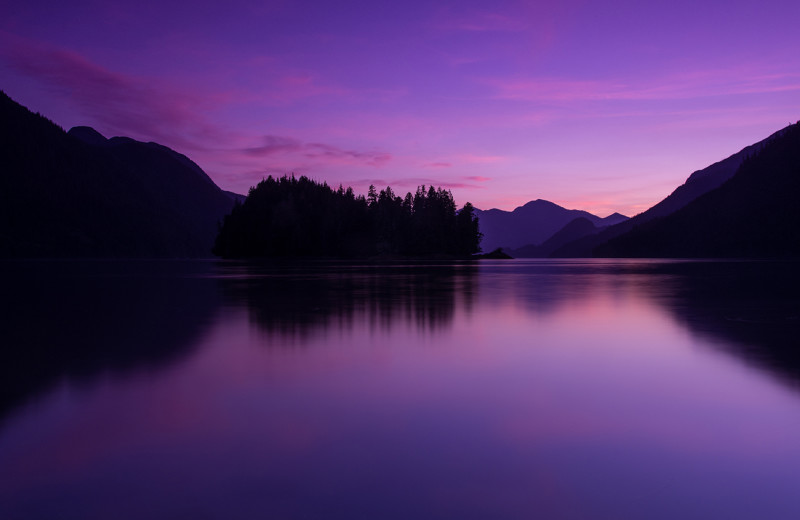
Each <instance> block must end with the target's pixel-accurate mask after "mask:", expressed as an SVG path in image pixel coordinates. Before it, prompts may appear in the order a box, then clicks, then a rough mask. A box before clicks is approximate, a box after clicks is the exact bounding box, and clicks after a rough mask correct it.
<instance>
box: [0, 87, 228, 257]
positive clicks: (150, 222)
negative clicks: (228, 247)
mask: <svg viewBox="0 0 800 520" xmlns="http://www.w3.org/2000/svg"><path fill="white" fill-rule="evenodd" d="M0 143H2V146H0V257H197V256H210V250H211V247H212V245H213V243H214V238H215V236H216V232H217V225H218V223H219V222H220V221H221V220H222V218H223V216H224V215H226V214H227V213H229V212H230V211H231V208H232V207H233V205H234V200H236V197H237V196H236V195H235V194H230V193H227V192H224V191H223V190H221V189H220V188H219V187H218V186H216V185H215V184H214V182H213V181H212V180H211V179H210V178H209V177H208V176H207V175H206V174H205V172H203V170H202V169H201V168H200V167H199V166H197V165H196V164H195V163H193V162H192V161H191V160H189V159H188V158H187V157H185V156H183V155H181V154H179V153H177V152H175V151H174V150H171V149H169V148H167V147H165V146H161V145H159V144H156V143H142V142H139V141H135V140H133V139H129V138H124V137H115V138H112V139H106V138H105V137H103V136H102V135H101V134H100V133H99V132H97V131H95V130H94V129H92V128H89V127H76V128H73V129H72V130H70V132H69V133H67V132H64V130H63V129H61V128H60V127H59V126H57V125H55V124H54V123H52V122H51V121H49V120H47V119H46V118H44V117H43V116H41V115H39V114H33V113H31V112H30V111H29V110H28V109H26V108H25V107H23V106H22V105H19V104H18V103H16V102H15V101H13V100H12V99H11V98H9V97H8V96H7V95H5V94H4V93H2V92H0Z"/></svg>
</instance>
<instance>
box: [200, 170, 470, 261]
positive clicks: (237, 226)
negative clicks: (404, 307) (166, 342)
mask: <svg viewBox="0 0 800 520" xmlns="http://www.w3.org/2000/svg"><path fill="white" fill-rule="evenodd" d="M480 239H481V234H480V232H479V230H478V219H477V217H476V216H475V214H474V210H473V207H472V205H471V204H470V203H469V202H467V203H466V204H465V205H464V207H463V208H462V209H461V210H460V211H457V209H456V203H455V201H454V200H453V195H452V194H451V193H450V191H448V190H444V189H442V188H438V189H437V188H434V187H433V186H431V187H429V188H427V189H426V187H425V186H420V187H419V188H417V191H416V193H414V194H412V193H410V192H409V193H407V194H406V196H405V197H402V198H401V197H400V196H398V195H396V194H395V193H394V192H393V191H392V189H391V188H390V187H387V188H386V189H384V190H381V191H380V192H378V191H377V190H376V189H375V187H374V186H370V189H369V193H368V194H367V196H366V197H365V196H363V195H356V194H355V193H354V192H353V189H352V188H347V189H344V188H343V187H342V186H339V188H338V189H336V190H334V189H332V188H330V187H329V186H328V185H327V184H326V183H318V182H315V181H313V180H310V179H308V178H307V177H304V176H303V177H300V178H295V177H294V176H284V177H280V178H278V179H275V178H273V177H272V176H270V177H268V178H267V179H265V180H262V181H261V182H260V183H258V185H257V186H255V187H253V188H250V192H249V193H248V195H247V199H246V200H245V201H244V203H242V204H236V206H235V207H234V208H233V211H232V212H231V214H230V215H228V216H226V217H225V219H224V221H223V223H222V225H221V226H220V229H219V234H218V235H217V240H216V243H215V245H214V249H213V253H214V254H215V255H218V256H221V257H224V258H245V257H251V258H252V257H335V258H353V257H369V256H375V255H401V256H431V255H449V256H469V255H471V254H473V253H477V252H479V251H480V246H479V245H480Z"/></svg>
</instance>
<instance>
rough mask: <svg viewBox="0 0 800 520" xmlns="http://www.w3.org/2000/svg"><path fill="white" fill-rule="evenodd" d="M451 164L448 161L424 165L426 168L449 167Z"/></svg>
mask: <svg viewBox="0 0 800 520" xmlns="http://www.w3.org/2000/svg"><path fill="white" fill-rule="evenodd" d="M451 166H453V165H452V164H450V163H449V162H434V163H428V164H426V165H425V167H426V168H450V167H451Z"/></svg>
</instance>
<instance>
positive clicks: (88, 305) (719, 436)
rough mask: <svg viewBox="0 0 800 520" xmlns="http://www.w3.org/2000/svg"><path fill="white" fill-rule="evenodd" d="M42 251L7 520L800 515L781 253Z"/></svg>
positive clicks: (15, 310)
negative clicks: (197, 256) (631, 256)
mask: <svg viewBox="0 0 800 520" xmlns="http://www.w3.org/2000/svg"><path fill="white" fill-rule="evenodd" d="M42 265H45V267H41V266H35V265H34V266H27V267H25V266H22V267H19V269H16V268H15V269H11V268H7V269H6V273H12V272H13V273H14V274H15V276H11V275H10V274H7V276H6V278H5V281H4V282H3V283H4V289H8V293H7V294H10V295H11V297H10V298H9V299H8V300H7V301H6V302H5V303H4V305H5V306H4V308H3V316H4V321H3V330H2V333H3V334H4V335H5V336H4V337H5V338H8V339H9V341H10V343H9V344H11V345H13V346H14V348H13V349H6V350H5V351H4V353H3V354H2V355H3V356H5V357H4V358H3V361H5V362H4V363H3V364H2V366H3V368H2V370H3V373H2V375H3V376H4V378H3V379H4V382H3V384H4V385H6V386H5V387H4V390H5V389H6V388H9V389H11V390H12V392H11V394H9V395H11V397H12V398H11V399H10V400H9V401H8V402H14V403H19V402H22V401H23V400H27V401H28V402H30V400H31V399H30V396H31V395H33V394H37V395H38V396H39V398H38V399H37V406H28V407H24V408H22V409H20V408H17V409H15V410H14V413H13V414H9V416H8V418H7V420H6V421H5V423H4V424H3V425H2V427H0V511H3V514H4V515H5V516H4V518H6V517H7V518H14V519H16V518H19V519H27V518H52V517H59V518H109V517H113V518H120V519H125V518H176V517H186V518H195V517H209V518H254V517H256V518H348V519H349V518H398V519H400V518H403V519H405V518H509V519H522V518H582V519H585V518H656V519H660V518H663V519H672V518H760V517H763V518H771V519H772V518H787V519H788V518H797V513H798V511H797V501H796V496H795V495H796V489H795V487H796V486H795V483H796V482H798V481H800V480H798V479H800V448H798V446H797V443H796V439H797V437H798V436H800V423H798V421H797V410H798V396H797V395H796V393H794V392H791V391H787V389H786V388H785V386H783V385H780V384H774V382H773V379H774V378H772V377H764V375H765V374H769V375H770V376H771V375H773V374H779V376H778V377H779V378H781V379H782V380H784V379H785V380H794V378H795V377H796V374H797V368H796V364H795V365H793V364H792V362H791V361H784V360H785V359H786V358H782V356H784V355H785V353H786V352H787V349H786V348H785V347H786V346H793V345H792V344H791V343H790V342H792V341H793V339H794V338H795V337H796V334H795V333H796V332H797V330H796V321H797V320H796V317H795V312H796V309H798V308H800V306H798V305H797V304H798V301H797V298H798V296H797V295H798V294H799V293H798V290H797V289H798V285H797V283H796V281H797V278H796V277H792V274H793V272H794V269H793V265H789V264H782V267H781V265H778V264H758V265H757V264H739V263H724V264H719V263H716V264H712V263H704V262H666V263H665V262H642V261H613V262H612V261H574V262H563V261H559V262H549V261H512V262H481V263H479V264H476V265H462V264H457V265H428V266H420V265H404V266H401V265H397V266H376V265H358V266H356V265H344V264H336V263H331V264H311V265H304V266H297V265H276V264H260V265H259V264H241V263H236V262H218V263H217V262H206V263H186V264H180V263H166V264H160V265H157V264H153V263H139V264H128V265H125V266H124V267H123V263H117V264H115V263H89V264H63V265H62V264H42ZM4 294H6V293H4ZM9 302H12V303H9ZM281 346H303V347H304V348H280V347H281ZM431 347H435V348H431ZM754 352H755V353H757V354H754ZM720 353H724V354H720ZM731 354H733V355H731ZM738 360H745V361H746V363H747V364H748V365H745V364H743V363H740V362H739V361H738ZM11 363H14V365H13V366H14V367H15V368H10V367H11ZM749 366H758V367H759V370H750V369H749V368H748V367H749ZM17 369H18V370H19V372H21V373H25V374H27V375H26V376H25V377H19V376H18V375H16V374H15V370H17ZM764 369H766V371H764ZM140 374H146V376H147V377H138V375H140ZM105 375H108V376H109V377H103V376H105ZM134 376H137V377H134ZM64 378H68V379H69V380H70V381H82V382H83V383H82V384H84V385H85V387H84V388H82V389H81V390H82V391H77V392H76V391H72V389H71V388H67V389H66V390H64V389H63V388H59V389H53V390H50V391H48V388H51V387H53V386H54V384H55V382H56V381H59V380H63V379H64ZM8 381H11V383H9V382H8ZM15 385H18V386H15ZM4 395H5V392H4Z"/></svg>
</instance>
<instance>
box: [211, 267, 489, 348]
mask: <svg viewBox="0 0 800 520" xmlns="http://www.w3.org/2000/svg"><path fill="white" fill-rule="evenodd" d="M220 269H221V271H220V280H221V282H222V285H223V288H224V293H225V296H226V298H227V300H228V301H230V302H234V303H237V304H240V305H245V306H246V307H247V309H248V312H249V315H250V318H251V321H252V322H253V323H255V324H256V325H257V326H258V327H260V329H261V330H262V331H263V332H265V333H267V334H272V335H276V336H279V337H280V339H281V341H282V343H287V342H292V343H295V344H297V343H302V342H303V341H305V340H307V339H308V338H309V337H310V336H314V335H317V334H319V333H324V332H325V331H326V330H328V329H329V328H330V327H331V326H332V325H335V326H336V328H337V329H344V330H348V329H350V328H352V327H353V325H354V323H355V322H356V321H366V322H368V323H369V324H370V326H372V327H373V328H378V329H383V330H390V329H391V328H392V327H393V326H397V325H400V326H402V327H414V328H416V329H418V330H420V331H428V332H432V331H435V330H437V329H442V328H445V329H446V328H447V327H449V326H451V325H452V322H453V316H454V313H455V312H456V309H457V308H460V309H463V310H464V311H465V312H470V311H471V309H472V307H473V305H474V301H475V298H476V275H477V266H476V265H475V264H470V263H462V264H446V263H442V264H400V265H381V264H366V265H352V264H338V263H323V264H304V265H296V264H293V265H281V264H274V263H263V264H253V263H233V262H228V263H222V264H220Z"/></svg>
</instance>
